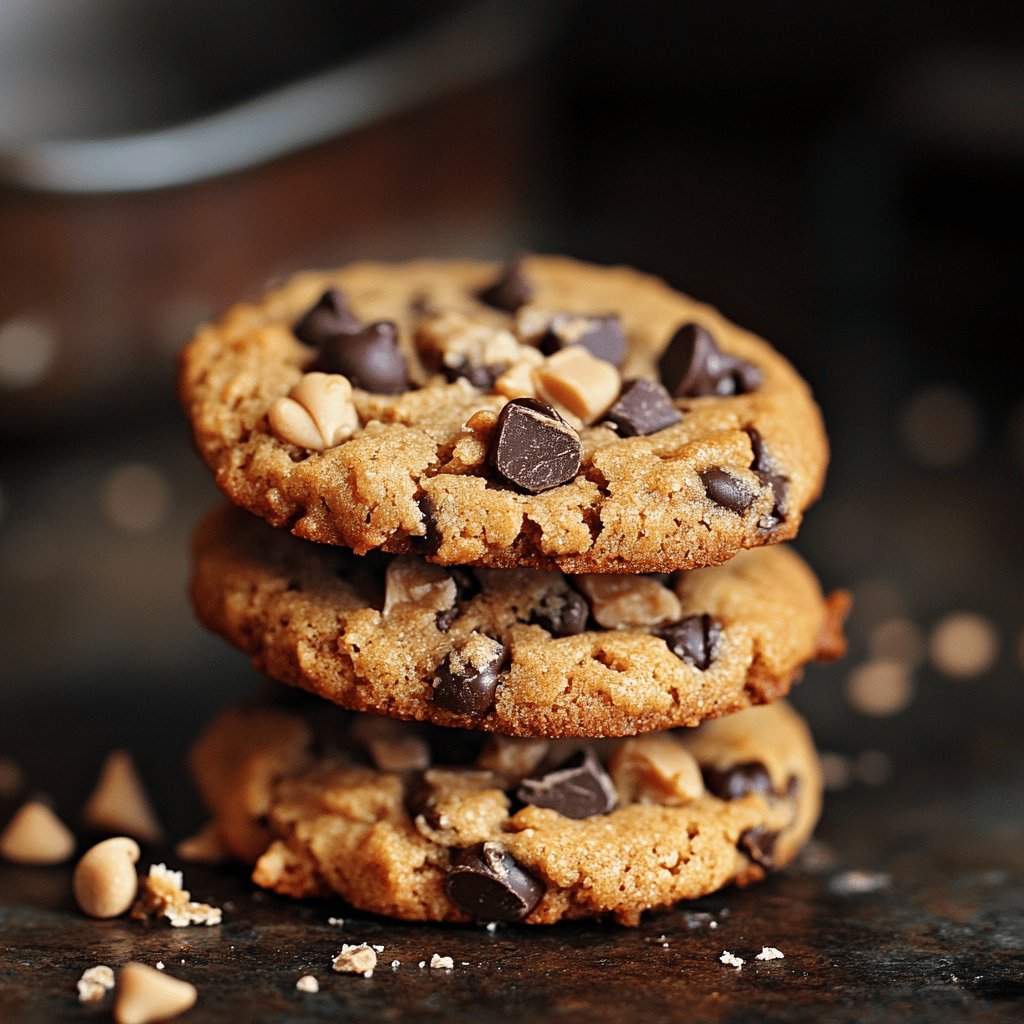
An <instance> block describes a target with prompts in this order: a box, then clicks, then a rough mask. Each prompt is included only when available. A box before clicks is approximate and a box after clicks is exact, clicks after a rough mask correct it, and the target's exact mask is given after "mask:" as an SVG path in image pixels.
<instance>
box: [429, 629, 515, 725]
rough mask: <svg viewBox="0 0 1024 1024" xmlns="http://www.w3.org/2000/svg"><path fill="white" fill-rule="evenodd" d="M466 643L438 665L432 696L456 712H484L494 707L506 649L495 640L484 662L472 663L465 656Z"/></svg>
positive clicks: (506, 653) (436, 702)
mask: <svg viewBox="0 0 1024 1024" xmlns="http://www.w3.org/2000/svg"><path fill="white" fill-rule="evenodd" d="M465 647H466V645H465V644H463V646H462V647H460V648H457V649H456V650H454V651H452V652H451V654H449V655H447V656H446V657H445V659H444V661H442V662H441V664H440V665H438V667H437V672H436V673H435V675H434V693H433V697H432V700H433V701H434V703H435V704H438V705H440V706H441V707H443V708H445V709H447V710H448V711H454V712H455V714H457V715H486V714H487V712H488V711H490V710H491V708H492V707H494V698H495V694H496V693H497V690H498V677H499V675H500V674H501V670H502V668H503V667H504V665H505V661H506V658H507V657H508V650H507V648H506V647H504V646H503V645H502V644H499V643H498V641H496V640H495V641H493V646H492V650H491V653H490V656H489V657H488V659H487V661H486V663H485V664H482V665H474V664H472V663H471V662H470V661H469V659H468V658H467V657H466V654H465Z"/></svg>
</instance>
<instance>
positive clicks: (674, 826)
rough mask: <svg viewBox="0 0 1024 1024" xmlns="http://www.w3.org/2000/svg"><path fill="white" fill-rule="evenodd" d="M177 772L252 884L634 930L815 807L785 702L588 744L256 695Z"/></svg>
mask: <svg viewBox="0 0 1024 1024" xmlns="http://www.w3.org/2000/svg"><path fill="white" fill-rule="evenodd" d="M321 703H322V702H321ZM325 712H326V713H328V714H327V717H328V718H329V719H330V720H329V721H325ZM191 767H192V772H193V775H194V777H195V779H196V782H197V784H198V786H199V789H200V791H201V793H202V795H203V798H204V800H205V802H206V804H207V805H208V807H209V809H210V811H211V814H212V815H213V824H214V827H215V828H216V829H217V832H218V834H219V835H220V838H221V840H222V841H223V843H224V845H225V847H226V848H227V849H228V850H230V851H231V852H232V853H233V854H234V855H235V856H237V857H239V858H241V859H242V860H244V861H246V862H249V863H254V864H255V869H254V872H253V880H254V881H255V882H256V883H257V884H258V885H261V886H264V887H265V888H268V889H273V890H274V891H276V892H278V893H282V894H285V895H288V896H294V897H306V896H326V895H331V894H337V895H340V896H341V897H343V898H344V899H345V900H346V901H347V902H348V903H350V904H352V905H353V906H354V907H357V908H359V909H361V910H366V911H370V912H373V913H377V914H384V915H386V916H389V917H397V918H402V919H406V920H428V921H470V920H477V921H523V922H525V923H527V924H551V923H553V922H555V921H558V920H560V919H563V918H582V917H604V916H610V917H612V918H614V919H615V920H616V921H618V922H619V923H621V924H628V925H633V924H637V923H638V921H639V919H640V915H641V913H642V912H643V911H645V910H650V909H654V908H660V907H668V906H671V905H672V904H674V903H676V902H678V901H679V900H684V899H694V898H696V897H699V896H703V895H705V894H706V893H710V892H714V891H715V890H717V889H719V888H721V887H722V886H724V885H727V884H729V883H737V884H740V885H745V884H747V883H749V882H753V881H756V880H758V879H760V878H762V877H763V876H764V875H765V874H766V873H767V872H768V871H771V870H774V869H778V868H782V867H784V866H785V865H786V864H787V863H788V862H789V861H791V860H792V859H793V857H794V856H795V855H796V853H797V852H798V851H799V849H800V848H801V847H802V845H803V844H804V843H805V842H806V840H807V839H808V837H809V836H810V833H811V830H812V829H813V827H814V824H815V822H816V820H817V817H818V813H819V809H820V801H821V779H820V775H819V769H818V763H817V758H816V755H815V752H814V747H813V744H812V741H811V738H810V735H809V733H808V731H807V728H806V726H805V724H804V722H803V720H802V719H801V718H800V717H799V716H798V715H796V714H795V712H793V711H792V710H791V709H790V708H789V707H788V706H786V705H785V703H784V702H781V701H780V702H777V703H775V704H772V705H770V706H768V707H762V708H750V709H748V710H746V711H741V712H739V713H738V714H736V715H733V716H730V717H728V718H721V719H718V720H717V721H714V722H707V723H705V724H704V725H702V726H699V727H698V728H697V729H694V730H677V731H670V732H660V733H652V734H648V735H646V736H642V737H638V738H632V739H626V740H601V741H596V742H594V743H587V742H586V741H570V740H553V741H548V740H525V739H520V740H516V739H511V738H508V737H502V736H491V737H489V738H487V739H486V740H485V738H484V737H482V736H480V734H478V733H466V732H463V731H461V730H444V729H436V728H426V727H424V726H422V725H420V724H419V723H408V722H396V721H394V720H391V719H384V718H376V717H374V716H368V715H348V714H346V713H344V712H340V711H338V709H334V708H330V707H329V706H327V705H323V707H322V708H321V709H320V710H319V711H318V712H314V719H313V720H312V721H311V720H310V719H308V718H307V717H306V716H305V715H304V714H303V713H302V712H301V711H298V710H282V709H274V708H268V707H265V706H258V705H257V706H249V707H242V708H236V709H233V710H230V711H228V712H226V713H225V714H223V715H222V716H221V717H220V718H218V719H217V720H216V721H215V722H214V723H213V724H212V725H211V726H209V727H208V729H207V731H206V732H205V734H204V735H203V736H202V737H201V739H200V741H199V743H198V744H197V745H196V747H195V748H194V750H193V752H192V757H191Z"/></svg>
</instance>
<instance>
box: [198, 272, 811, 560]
mask: <svg viewBox="0 0 1024 1024" xmlns="http://www.w3.org/2000/svg"><path fill="white" fill-rule="evenodd" d="M180 394H181V399H182V402H183V404H184V406H185V409H186V411H187V414H188V417H189V419H190V421H191V424H192V427H193V432H194V435H195V439H196V442H197V445H198V448H199V451H200V453H201V454H202V457H203V458H204V460H205V461H206V462H207V464H208V465H209V466H210V468H211V469H212V470H213V472H214V474H215V478H216V481H217V484H218V486H219V487H220V488H221V490H222V491H223V492H224V493H225V494H226V495H227V496H228V497H229V498H230V499H231V501H232V502H234V503H235V504H237V505H240V506H242V507H243V508H246V509H248V510H249V511H251V512H254V513H256V514H257V515H259V516H262V517H263V518H264V519H266V520H267V521H268V522H270V523H271V524H273V525H274V526H278V527H287V528H288V529H290V530H291V531H292V532H293V533H295V534H296V535H297V536H300V537H304V538H306V539H309V540H315V541H319V542H321V543H325V544H335V545H343V546H347V547H349V548H352V549H353V550H354V551H356V552H357V553H359V554H364V553H366V552H368V551H372V550H375V549H381V550H383V551H387V552H391V553H396V554H406V553H416V554H421V555H423V556H424V557H425V558H427V560H428V561H431V562H434V563H437V564H440V565H479V566H489V567H492V568H519V567H531V568H537V569H555V568H557V569H561V570H562V571H563V572H568V573H610V572H627V573H633V572H661V571H671V570H675V569H687V568H694V567H700V566H706V565H715V564H718V563H721V562H724V561H726V560H727V559H729V558H731V557H732V556H733V555H734V554H735V553H736V552H737V551H740V550H741V549H743V548H751V547H760V546H763V545H769V544H774V543H777V542H779V541H784V540H788V539H790V538H792V537H793V536H795V535H796V533H797V530H798V528H799V526H800V521H801V517H802V515H803V512H804V510H805V509H806V507H807V506H808V505H809V504H810V503H811V502H812V501H813V500H814V499H815V498H816V497H817V495H818V493H819V491H820V489H821V486H822V482H823V476H824V472H825V466H826V462H827V459H828V447H827V442H826V439H825V434H824V430H823V427H822V422H821V416H820V413H819V411H818V408H817V406H816V405H815V403H814V401H813V399H812V397H811V394H810V391H809V389H808V388H807V385H806V384H805V383H804V382H803V381H802V380H801V379H800V377H799V376H798V375H797V374H796V372H795V371H794V370H793V368H792V367H791V366H790V364H789V363H788V362H787V361H786V360H785V359H784V358H783V357H782V356H780V355H779V354H778V353H777V352H775V351H774V350H773V349H772V348H771V347H770V346H769V345H768V344H767V343H766V342H764V341H762V340H760V339H759V338H757V337H755V336H754V335H752V334H750V333H748V332H747V331H744V330H742V329H741V328H739V327H737V326H735V325H734V324H731V323H730V322H729V321H728V320H726V319H725V318H724V317H722V316H721V315H720V314H719V313H717V312H716V311H715V310H713V309H711V308H710V307H708V306H706V305H703V304H701V303H698V302H695V301H693V300H692V299H689V298H687V297H685V296H684V295H681V294H679V293H678V292H675V291H673V290H672V289H670V288H669V287H668V286H666V285H665V284H664V283H663V282H661V281H659V280H658V279H656V278H653V277H649V276H646V275H643V274H640V273H637V272H636V271H633V270H630V269H627V268H624V267H611V268H609V267H597V266H592V265H588V264H584V263H578V262H575V261H573V260H569V259H565V258H558V257H541V256H531V257H526V258H523V259H521V260H519V261H516V262H515V263H514V264H513V265H511V266H510V267H507V268H505V269H504V270H502V269H501V268H500V267H498V266H496V265H494V264H490V263H478V262H444V261H434V262H429V261H424V262H416V263H408V264H402V265H384V264H369V263H363V264H356V265H352V266H349V267H346V268H344V269H342V270H339V271H336V272H333V273H306V274H302V275H299V276H297V277H294V278H293V279H291V280H290V281H289V282H287V283H286V284H285V285H283V286H282V287H280V288H278V289H276V290H274V291H272V292H270V293H269V294H267V295H266V296H265V297H264V298H262V299H260V300H259V301H257V302H253V303H246V304H242V305H237V306H235V307H234V308H232V309H230V310H229V311H228V312H227V313H226V314H225V315H224V316H222V317H221V318H220V319H219V320H218V321H217V322H216V323H213V324H210V325H206V326H203V327H202V328H200V330H199V331H198V333H197V334H196V336H195V337H194V338H193V340H192V341H191V342H190V343H189V344H188V346H187V347H186V348H185V350H184V353H183V356H182V368H181V376H180Z"/></svg>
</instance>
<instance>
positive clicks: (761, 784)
mask: <svg viewBox="0 0 1024 1024" xmlns="http://www.w3.org/2000/svg"><path fill="white" fill-rule="evenodd" d="M701 771H702V773H703V775H704V785H705V787H706V788H707V791H708V792H709V793H712V794H714V795H715V796H717V797H718V799H719V800H738V799H739V798H740V797H741V796H747V795H748V794H750V793H760V794H761V795H762V796H770V795H771V794H772V793H774V789H773V787H772V777H771V776H770V775H769V774H768V769H767V768H765V766H764V765H763V764H761V762H760V761H744V762H743V763H742V764H734V765H733V766H732V767H731V768H725V769H720V768H711V767H703V768H702V769H701Z"/></svg>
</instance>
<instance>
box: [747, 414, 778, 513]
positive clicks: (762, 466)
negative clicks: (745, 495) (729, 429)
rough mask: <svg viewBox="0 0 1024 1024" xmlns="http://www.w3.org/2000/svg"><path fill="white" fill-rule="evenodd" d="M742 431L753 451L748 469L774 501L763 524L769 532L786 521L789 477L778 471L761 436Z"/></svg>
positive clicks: (756, 432) (750, 428)
mask: <svg viewBox="0 0 1024 1024" xmlns="http://www.w3.org/2000/svg"><path fill="white" fill-rule="evenodd" d="M744 429H745V430H746V432H747V434H748V436H749V437H750V447H751V448H752V449H753V450H754V461H753V462H752V463H751V464H750V468H751V469H752V470H753V471H754V472H755V473H756V474H757V478H758V480H760V481H761V483H762V484H764V485H765V486H767V487H770V488H771V489H772V496H773V497H774V499H775V500H774V503H773V505H772V510H771V513H770V516H769V518H768V520H767V521H766V522H765V523H764V524H763V525H764V528H765V529H768V530H771V529H774V528H775V527H776V526H778V525H779V523H784V522H785V521H786V511H787V502H788V496H789V477H788V476H786V475H785V474H784V473H781V472H780V471H779V467H778V463H776V461H775V459H774V458H772V456H771V455H770V454H769V452H768V449H767V448H766V447H765V443H764V438H762V437H761V434H760V433H759V432H758V431H757V430H755V429H754V428H753V427H745V428H744Z"/></svg>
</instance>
